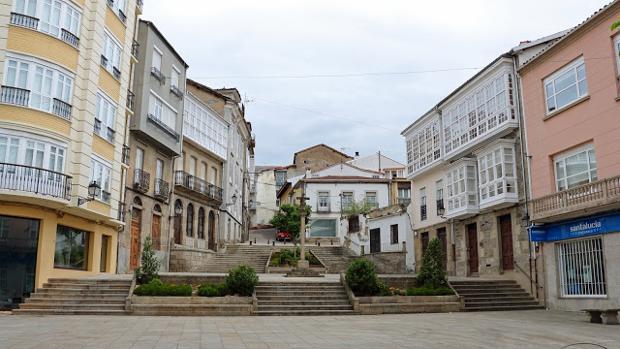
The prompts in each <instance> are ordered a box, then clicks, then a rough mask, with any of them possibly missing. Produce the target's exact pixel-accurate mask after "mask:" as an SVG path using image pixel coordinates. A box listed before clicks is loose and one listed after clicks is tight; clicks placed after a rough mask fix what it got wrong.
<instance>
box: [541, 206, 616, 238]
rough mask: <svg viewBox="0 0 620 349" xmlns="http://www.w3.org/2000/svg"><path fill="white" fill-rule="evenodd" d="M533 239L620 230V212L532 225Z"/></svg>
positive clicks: (577, 235)
mask: <svg viewBox="0 0 620 349" xmlns="http://www.w3.org/2000/svg"><path fill="white" fill-rule="evenodd" d="M529 229H530V238H531V240H532V241H537V242H545V241H559V240H567V239H575V238H580V237H586V236H592V235H601V234H608V233H615V232H620V213H613V214H608V215H601V216H592V217H588V218H586V219H578V220H573V221H568V222H563V223H554V224H548V225H541V226H532V227H530V228H529Z"/></svg>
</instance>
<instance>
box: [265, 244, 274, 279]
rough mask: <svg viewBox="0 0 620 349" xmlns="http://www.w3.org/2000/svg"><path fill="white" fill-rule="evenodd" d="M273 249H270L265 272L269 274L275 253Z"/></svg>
mask: <svg viewBox="0 0 620 349" xmlns="http://www.w3.org/2000/svg"><path fill="white" fill-rule="evenodd" d="M273 252H274V251H273V249H271V250H270V251H269V258H267V263H265V273H267V274H269V264H270V263H271V255H273Z"/></svg>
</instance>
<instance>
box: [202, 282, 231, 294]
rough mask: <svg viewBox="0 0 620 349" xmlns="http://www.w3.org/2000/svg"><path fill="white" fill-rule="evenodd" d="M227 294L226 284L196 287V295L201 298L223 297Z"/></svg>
mask: <svg viewBox="0 0 620 349" xmlns="http://www.w3.org/2000/svg"><path fill="white" fill-rule="evenodd" d="M227 294H228V289H227V288H226V284H224V283H220V284H203V285H200V287H198V295H199V296H201V297H224V296H226V295H227Z"/></svg>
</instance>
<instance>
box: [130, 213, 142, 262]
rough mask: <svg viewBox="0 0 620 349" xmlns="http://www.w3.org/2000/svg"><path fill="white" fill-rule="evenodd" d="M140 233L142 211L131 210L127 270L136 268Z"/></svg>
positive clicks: (138, 256)
mask: <svg viewBox="0 0 620 349" xmlns="http://www.w3.org/2000/svg"><path fill="white" fill-rule="evenodd" d="M141 231H142V210H138V209H137V208H134V209H132V210H131V251H130V257H129V269H131V270H134V269H136V267H138V259H139V258H140V232H141Z"/></svg>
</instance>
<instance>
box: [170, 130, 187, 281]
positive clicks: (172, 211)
mask: <svg viewBox="0 0 620 349" xmlns="http://www.w3.org/2000/svg"><path fill="white" fill-rule="evenodd" d="M181 154H183V141H181ZM181 157H182V156H181V155H177V156H173V157H172V166H171V167H172V168H171V172H172V177H170V178H171V179H172V180H171V182H170V183H171V187H172V188H171V189H170V195H169V197H170V202H169V204H168V248H167V251H166V271H169V270H170V253H171V251H172V241H173V240H174V224H173V223H172V218H173V217H174V216H173V214H174V203H175V201H176V200H173V195H172V194H173V192H174V180H175V178H174V177H175V176H174V173H175V171H176V162H177V159H180V158H181Z"/></svg>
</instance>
